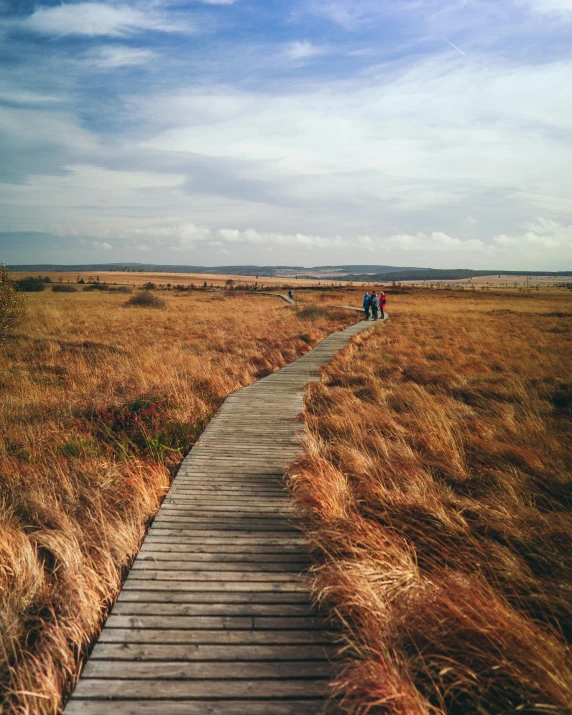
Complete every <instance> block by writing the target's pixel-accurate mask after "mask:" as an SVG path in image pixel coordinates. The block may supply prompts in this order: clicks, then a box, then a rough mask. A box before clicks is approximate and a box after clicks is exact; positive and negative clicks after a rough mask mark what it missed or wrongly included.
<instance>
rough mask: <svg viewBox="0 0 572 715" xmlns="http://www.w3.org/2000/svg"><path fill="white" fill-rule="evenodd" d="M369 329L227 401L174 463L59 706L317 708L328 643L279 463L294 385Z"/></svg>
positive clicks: (111, 709) (229, 710)
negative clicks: (310, 588)
mask: <svg viewBox="0 0 572 715" xmlns="http://www.w3.org/2000/svg"><path fill="white" fill-rule="evenodd" d="M368 327H372V323H366V322H365V321H363V322H360V323H357V324H356V325H353V326H351V327H350V328H347V329H346V330H344V331H342V332H339V333H334V334H332V335H330V336H329V337H327V338H326V339H325V340H323V341H322V342H321V343H319V344H318V345H317V346H316V347H315V348H314V349H313V350H311V351H310V352H308V353H306V355H304V356H302V357H301V358H299V359H298V360H296V361H295V362H293V363H291V364H290V365H287V366H286V367H284V368H282V369H281V370H279V371H278V372H275V373H273V374H271V375H269V376H268V377H265V378H263V379H261V380H259V381H258V382H255V383H253V384H252V385H249V386H247V387H245V388H243V389H241V390H239V391H238V392H235V393H234V394H232V395H230V396H229V397H228V398H227V400H226V401H225V402H224V404H223V405H222V407H221V408H220V410H219V411H218V413H217V415H216V416H215V417H214V418H213V419H212V420H211V422H210V423H209V425H208V426H207V428H206V429H205V431H204V432H203V434H202V436H201V438H200V439H199V441H198V442H197V444H196V445H195V446H194V447H193V449H192V450H191V451H190V452H189V454H188V456H187V457H186V459H185V460H184V462H183V464H182V465H181V468H180V470H179V472H178V474H177V476H176V478H175V480H174V482H173V486H172V488H171V490H170V492H169V493H168V495H167V497H166V498H165V501H164V502H163V504H162V506H161V508H160V510H159V512H158V514H157V516H156V518H155V520H154V522H153V525H152V526H151V528H150V530H149V532H148V535H147V537H146V538H145V540H144V542H143V545H142V548H141V551H140V553H139V555H138V556H137V558H136V560H135V563H134V565H133V569H132V570H131V572H130V573H129V576H128V578H127V580H126V581H125V584H124V586H123V590H122V592H121V594H120V596H119V599H118V601H117V603H116V604H115V606H114V607H113V610H112V612H111V614H110V616H109V618H108V619H107V622H106V624H105V627H104V629H103V631H102V633H101V635H100V637H99V640H98V641H97V643H96V645H95V647H94V650H93V652H92V654H91V657H90V658H89V660H88V662H87V664H86V666H85V669H84V672H83V674H82V677H81V679H80V681H79V683H78V684H77V687H76V689H75V691H74V693H73V696H72V698H71V700H70V701H69V703H68V705H67V708H66V710H65V713H66V715H80V714H81V715H95V714H96V713H97V714H99V713H105V714H106V715H111V714H112V713H113V714H114V715H144V714H145V715H151V714H153V715H183V714H184V715H194V714H199V713H200V714H201V715H204V714H209V715H215V714H219V713H220V714H221V715H222V714H223V713H224V714H225V715H238V714H239V713H241V714H243V715H260V714H262V713H264V714H265V715H286V714H288V715H305V714H307V713H319V712H322V710H323V708H324V706H325V703H326V700H325V694H326V688H327V683H328V677H329V673H330V665H329V661H328V656H329V655H330V654H331V648H332V646H331V644H330V639H329V638H328V635H327V634H326V633H325V632H324V630H323V628H322V624H321V623H320V620H319V618H318V617H317V616H316V615H315V614H314V613H312V608H311V604H310V599H309V594H308V589H307V584H306V581H305V578H304V575H303V573H302V572H303V570H304V568H305V566H306V563H307V557H306V554H305V551H304V540H303V538H302V536H301V534H300V532H299V531H298V530H297V529H296V527H295V525H293V524H292V523H291V521H290V510H291V500H290V497H289V494H288V492H287V491H286V490H285V488H284V484H283V473H284V468H285V466H286V465H287V464H288V463H289V462H290V461H291V460H292V458H293V457H294V456H295V455H296V454H297V452H298V451H299V448H300V447H299V439H300V433H301V432H303V430H304V425H303V424H302V423H301V422H299V421H298V415H299V414H300V413H301V412H302V410H303V398H304V389H303V388H304V385H306V384H307V383H308V382H310V381H312V380H317V379H319V377H318V371H319V369H320V367H322V366H323V365H324V364H326V363H327V362H328V361H329V360H330V359H331V358H332V357H333V356H334V354H335V353H336V352H337V351H338V350H339V349H340V348H342V347H344V346H345V345H347V343H348V342H349V340H350V338H351V337H352V336H353V335H355V334H356V333H358V332H360V331H362V330H364V329H366V328H368Z"/></svg>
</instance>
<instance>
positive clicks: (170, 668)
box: [83, 660, 330, 680]
mask: <svg viewBox="0 0 572 715" xmlns="http://www.w3.org/2000/svg"><path fill="white" fill-rule="evenodd" d="M329 671H330V664H329V663H328V661H327V660H322V661H317V660H315V661H311V662H309V663H307V662H302V663H300V662H289V661H280V662H277V661H273V662H266V663H260V662H259V663H249V662H248V661H240V662H238V663H228V662H224V661H223V662H208V661H207V662H187V663H181V662H164V663H141V662H124V663H122V664H121V678H122V679H126V680H141V679H144V680H163V679H164V680H204V679H221V678H228V679H229V680H243V679H260V678H269V679H275V678H325V677H326V676H327V675H328V674H329ZM83 677H84V678H117V663H115V662H114V661H101V660H99V661H98V660H91V661H90V662H89V663H87V665H86V666H85V669H84V671H83Z"/></svg>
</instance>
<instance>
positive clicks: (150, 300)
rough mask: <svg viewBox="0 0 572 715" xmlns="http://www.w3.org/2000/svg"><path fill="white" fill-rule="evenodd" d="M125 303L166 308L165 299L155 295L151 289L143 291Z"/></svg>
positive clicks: (143, 306)
mask: <svg viewBox="0 0 572 715" xmlns="http://www.w3.org/2000/svg"><path fill="white" fill-rule="evenodd" d="M125 305H136V306H139V307H141V308H164V307H165V301H164V300H161V298H158V297H157V296H156V295H153V293H149V291H143V292H142V293H138V294H137V295H134V296H133V297H132V298H129V300H128V301H127V303H125Z"/></svg>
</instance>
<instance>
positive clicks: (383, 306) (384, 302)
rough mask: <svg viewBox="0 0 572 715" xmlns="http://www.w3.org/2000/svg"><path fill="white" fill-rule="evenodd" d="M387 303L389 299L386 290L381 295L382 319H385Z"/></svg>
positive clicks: (380, 308) (380, 310) (380, 309)
mask: <svg viewBox="0 0 572 715" xmlns="http://www.w3.org/2000/svg"><path fill="white" fill-rule="evenodd" d="M386 303H387V299H386V297H385V291H381V295H380V296H379V312H380V313H381V315H380V317H381V319H382V320H385V315H384V312H385V304H386Z"/></svg>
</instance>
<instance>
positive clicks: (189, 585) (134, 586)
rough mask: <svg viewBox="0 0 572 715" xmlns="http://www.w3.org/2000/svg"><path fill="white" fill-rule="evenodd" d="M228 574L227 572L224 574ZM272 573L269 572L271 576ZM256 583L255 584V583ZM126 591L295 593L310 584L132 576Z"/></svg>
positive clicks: (124, 585) (290, 581)
mask: <svg viewBox="0 0 572 715" xmlns="http://www.w3.org/2000/svg"><path fill="white" fill-rule="evenodd" d="M224 575H225V576H226V574H224ZM271 575H272V574H269V576H271ZM253 584H255V585H253ZM123 589H124V590H125V591H141V590H144V591H173V592H174V591H210V592H213V593H215V592H218V593H223V592H225V591H231V592H232V591H236V592H243V591H246V592H248V593H251V592H252V591H253V590H256V591H258V592H262V591H272V592H274V593H278V592H280V593H282V592H285V591H292V592H295V593H307V592H308V586H307V584H306V583H304V581H303V579H301V578H299V579H297V580H296V581H292V580H289V581H270V580H268V581H246V580H245V581H226V580H225V581H210V580H203V581H199V580H194V581H191V580H175V579H174V578H173V579H172V580H171V581H169V580H168V579H167V580H165V581H162V580H157V579H146V578H144V577H143V578H131V575H130V577H129V578H128V579H127V581H125V583H124V584H123Z"/></svg>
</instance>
